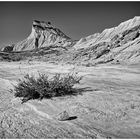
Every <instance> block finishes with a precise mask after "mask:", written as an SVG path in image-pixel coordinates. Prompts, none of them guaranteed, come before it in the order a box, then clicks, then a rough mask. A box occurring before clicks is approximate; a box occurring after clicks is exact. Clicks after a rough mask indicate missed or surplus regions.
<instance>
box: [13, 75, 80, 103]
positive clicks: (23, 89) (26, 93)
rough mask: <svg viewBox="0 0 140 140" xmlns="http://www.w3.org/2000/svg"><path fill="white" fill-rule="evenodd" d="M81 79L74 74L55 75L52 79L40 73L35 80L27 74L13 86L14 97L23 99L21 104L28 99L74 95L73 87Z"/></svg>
mask: <svg viewBox="0 0 140 140" xmlns="http://www.w3.org/2000/svg"><path fill="white" fill-rule="evenodd" d="M81 79H82V77H79V76H77V75H76V74H74V73H73V74H71V73H69V74H65V75H62V74H59V73H57V74H55V75H54V76H53V77H52V78H49V76H48V75H45V74H40V73H39V76H38V77H36V78H35V76H30V75H29V74H27V75H25V76H24V79H22V80H21V79H20V80H19V82H18V84H17V85H15V86H14V93H15V97H23V99H22V101H23V102H25V101H27V100H30V99H43V98H52V97H57V96H65V95H75V94H77V92H76V89H75V88H74V87H73V86H74V85H75V84H78V83H79V82H80V80H81Z"/></svg>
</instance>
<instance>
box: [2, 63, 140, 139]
mask: <svg viewBox="0 0 140 140" xmlns="http://www.w3.org/2000/svg"><path fill="white" fill-rule="evenodd" d="M70 71H76V72H77V73H78V75H81V76H83V79H82V80H81V81H80V84H77V85H75V86H76V88H78V89H79V92H80V93H81V94H79V95H76V96H65V97H55V98H52V99H43V100H41V101H40V100H30V101H28V102H25V103H23V104H21V100H20V98H15V97H14V93H11V92H10V89H13V84H16V83H17V82H18V79H19V78H22V77H23V76H24V75H25V74H26V73H30V74H33V75H36V74H37V73H38V72H40V73H46V74H50V75H52V74H54V73H68V72H70ZM0 99H1V100H0V138H140V65H131V66H126V65H125V66H123V65H111V64H106V65H97V66H93V67H84V66H74V65H64V64H53V63H46V62H37V61H36V62H31V64H29V63H28V62H26V61H21V62H0ZM65 110H66V111H67V112H68V113H69V115H70V119H69V120H67V121H59V120H58V119H57V115H58V114H59V113H61V112H63V111H65Z"/></svg>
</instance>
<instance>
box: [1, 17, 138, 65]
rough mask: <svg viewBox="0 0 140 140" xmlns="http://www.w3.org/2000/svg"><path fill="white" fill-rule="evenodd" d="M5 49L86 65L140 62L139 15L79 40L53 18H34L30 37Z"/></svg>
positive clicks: (4, 49) (5, 50) (14, 52)
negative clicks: (54, 23)
mask: <svg viewBox="0 0 140 140" xmlns="http://www.w3.org/2000/svg"><path fill="white" fill-rule="evenodd" d="M10 47H12V48H10ZM3 52H10V54H11V53H12V55H14V54H17V53H18V54H20V55H22V54H23V56H28V57H29V56H32V58H33V57H34V56H41V57H39V60H43V61H55V62H65V63H77V64H79V65H80V64H82V65H87V66H90V65H95V64H100V63H125V64H134V63H139V62H140V17H134V18H133V19H130V20H128V21H125V22H123V23H121V24H120V25H118V26H117V27H114V28H110V29H105V30H104V31H103V32H102V33H96V34H93V35H90V36H88V37H85V38H82V39H80V40H79V41H73V40H72V39H70V38H69V37H68V36H66V35H65V34H64V33H63V32H61V31H60V30H59V29H58V28H55V27H53V26H52V25H51V23H50V22H48V23H46V22H43V21H36V20H35V21H34V22H33V25H32V32H31V34H30V35H29V37H28V38H27V39H25V40H23V41H21V42H19V43H17V44H15V45H12V46H7V47H5V48H3ZM27 54H28V55H27ZM29 54H31V55H29ZM3 55H4V54H3ZM7 55H9V54H7ZM35 58H37V57H35ZM33 60H34V59H33Z"/></svg>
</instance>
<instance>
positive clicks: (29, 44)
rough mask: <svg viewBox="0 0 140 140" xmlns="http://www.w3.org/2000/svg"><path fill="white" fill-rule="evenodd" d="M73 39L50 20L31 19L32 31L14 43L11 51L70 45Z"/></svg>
mask: <svg viewBox="0 0 140 140" xmlns="http://www.w3.org/2000/svg"><path fill="white" fill-rule="evenodd" d="M72 43H73V41H72V40H71V39H70V38H69V37H68V36H66V35H65V34H64V33H63V32H62V31H60V30H59V29H58V28H55V27H53V26H52V25H51V23H50V22H44V21H37V20H34V21H33V25H32V32H31V34H30V35H29V37H28V38H27V39H25V40H23V41H21V42H19V43H17V44H15V46H14V48H13V51H25V50H33V49H37V48H43V47H48V46H62V47H66V46H68V45H71V44H72Z"/></svg>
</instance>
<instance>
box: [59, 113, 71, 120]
mask: <svg viewBox="0 0 140 140" xmlns="http://www.w3.org/2000/svg"><path fill="white" fill-rule="evenodd" d="M69 118H70V116H69V114H68V112H67V111H63V112H61V113H60V114H59V115H58V116H57V119H58V120H59V121H66V120H68V119H69Z"/></svg>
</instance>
